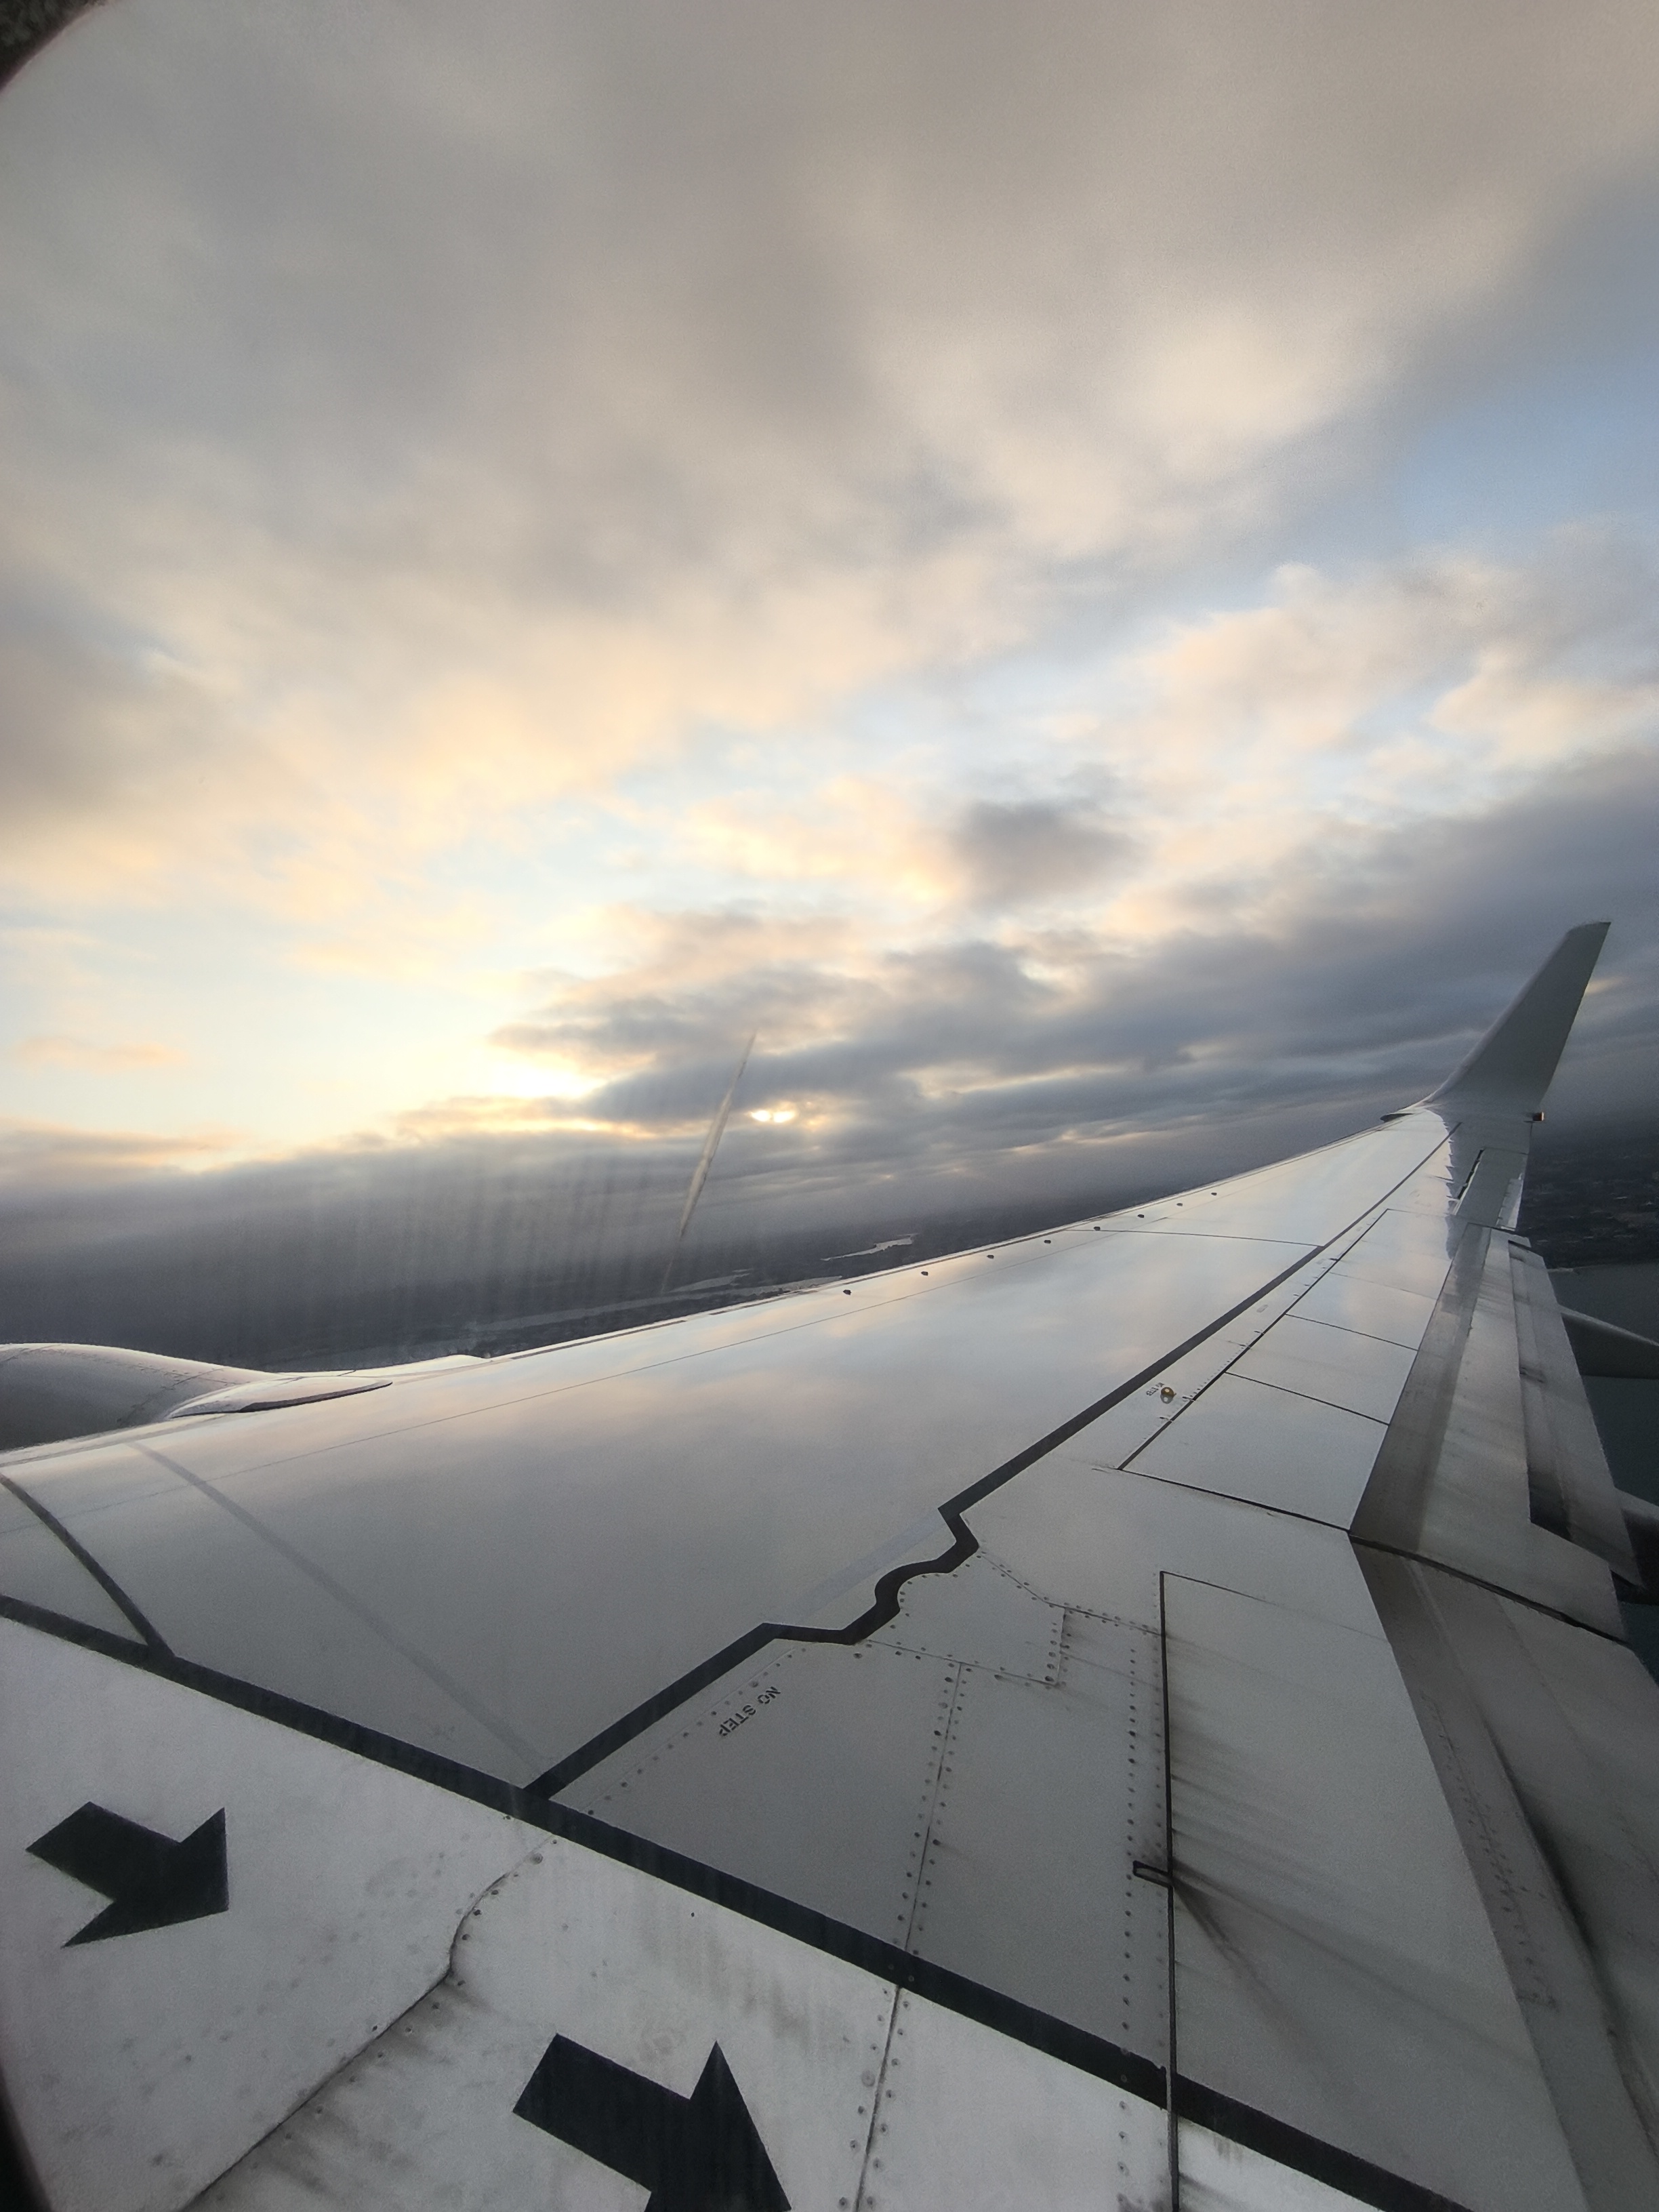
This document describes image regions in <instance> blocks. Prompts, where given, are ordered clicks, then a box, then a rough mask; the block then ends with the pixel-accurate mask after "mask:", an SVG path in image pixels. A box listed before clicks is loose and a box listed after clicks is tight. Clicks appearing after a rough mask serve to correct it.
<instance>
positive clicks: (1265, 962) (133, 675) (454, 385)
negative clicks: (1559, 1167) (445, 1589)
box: [0, 0, 1659, 1198]
mask: <svg viewBox="0 0 1659 2212" xmlns="http://www.w3.org/2000/svg"><path fill="white" fill-rule="evenodd" d="M1656 394H1659V19H1656V17H1655V15H1654V13H1653V11H1652V9H1651V8H1650V7H1649V6H1647V5H1644V4H1640V0H1631V4H1621V5H1602V4H1597V0H1584V4H1582V5H1580V6H1577V7H1576V8H1574V9H1564V8H1562V7H1561V6H1559V4H1558V0H1550V4H1542V3H1541V4H1528V0H1520V4H1516V0H1505V4H1504V5H1502V6H1484V5H1480V4H1474V0H1471V4H1467V5H1462V6H1458V7H1455V8H1448V7H1446V6H1444V5H1443V4H1441V0H1435V4H1428V0H1391V4H1389V5H1388V6H1387V7H1378V8H1366V9H1353V8H1350V7H1345V6H1339V5H1336V4H1324V5H1317V6H1316V5H1306V4H1299V0H1273V4H1272V5H1262V4H1255V0H1225V4H1188V0H1177V4H1175V5H1173V6H1170V7H1167V8H1157V9H1148V8H1146V7H1145V6H1142V5H1114V4H1109V0H1079V4H1072V0H1039V4H1037V5H1036V6H1032V7H1022V8H1010V7H1006V6H993V5H990V4H980V0H905V4H903V5H902V6H894V5H893V4H891V0H842V4H840V5H837V6H836V7H834V8H826V7H822V6H807V5H805V4H797V0H708V4H704V0H692V4H686V0H673V4H669V0H605V5H603V6H595V5H592V4H591V0H581V3H580V4H561V0H477V4H474V5H471V6H468V7H465V8H461V7H457V6H455V5H453V0H451V3H450V4H444V5H441V4H437V0H352V4H351V5H350V6H349V7H342V6H340V5H339V4H337V0H114V4H112V5H110V6H108V7H106V8H103V9H95V10H94V11H93V12H92V13H91V14H89V15H87V16H85V17H83V18H82V20H80V21H78V22H76V23H75V24H74V25H72V26H71V27H70V29H69V30H68V31H66V32H65V33H64V34H63V35H62V36H61V37H60V38H59V39H58V40H56V41H55V42H54V43H53V44H52V46H49V47H48V48H47V49H46V51H45V52H44V53H43V54H41V55H40V57H39V58H36V59H35V60H34V61H33V62H32V63H30V64H28V65H27V67H26V68H25V69H24V70H22V72H21V74H20V75H19V76H18V77H17V78H16V79H15V81H14V82H13V83H12V84H11V85H10V87H9V88H8V89H7V90H6V92H5V93H4V94H3V96H0V848H3V851H0V866H3V870H4V878H5V903H4V908H3V939H0V950H3V960H4V975H5V983H4V991H3V1030H0V1068H3V1073H4V1087H3V1092H0V1166H3V1170H4V1172H5V1173H6V1174H9V1175H10V1176H13V1177H14V1178H21V1179H23V1180H24V1181H26V1182H27V1183H28V1185H29V1186H30V1188H33V1189H36V1190H38V1189H39V1188H41V1187H42V1184H43V1181H46V1182H53V1184H54V1187H57V1186H61V1187H63V1188H73V1187H76V1186H78V1185H83V1184H86V1183H87V1182H88V1180H89V1179H93V1180H95V1179H96V1178H98V1177H100V1176H111V1175H116V1176H131V1175H133V1174H136V1173H140V1172H154V1171H161V1172H163V1173H164V1174H167V1175H175V1174H177V1173H178V1172H179V1171H180V1170H184V1171H188V1172H189V1173H190V1174H191V1176H195V1177H197V1178H198V1179H200V1178H202V1177H203V1176H213V1175H214V1174H216V1173H246V1164H248V1163H250V1162H255V1163H276V1164H280V1163H283V1162H284V1161H289V1160H291V1159H292V1158H295V1157H298V1158H303V1159H305V1160H309V1161H312V1162H313V1163H318V1162H321V1163H327V1162H335V1161H337V1160H338V1159H340V1158H347V1157H357V1156H361V1155H362V1154H364V1153H365V1152H373V1153H374V1155H375V1156H376V1157H384V1156H386V1154H388V1153H392V1154H396V1155H397V1156H398V1157H399V1158H402V1157H403V1156H404V1154H405V1153H407V1152H410V1150H411V1148H413V1149H415V1150H420V1151H422V1152H430V1151H431V1149H432V1148H433V1147H442V1146H446V1145H451V1146H453V1145H455V1144H465V1145H466V1146H471V1147H473V1148H474V1149H475V1150H476V1148H477V1146H480V1145H487V1144H489V1143H499V1144H500V1145H501V1146H512V1147H513V1158H514V1159H515V1160H516V1159H520V1158H522V1157H523V1156H524V1155H523V1146H524V1145H525V1143H526V1139H545V1141H546V1144H547V1146H548V1147H549V1148H550V1149H549V1152H548V1157H549V1158H552V1157H553V1154H554V1152H556V1150H557V1148H558V1147H559V1146H563V1147H564V1148H565V1149H566V1151H567V1152H569V1151H570V1150H571V1149H572V1148H574V1150H575V1151H578V1152H579V1151H580V1148H581V1147H582V1146H584V1145H586V1146H594V1145H599V1146H603V1147H605V1151H606V1156H607V1157H611V1155H613V1154H615V1153H616V1152H617V1150H618V1148H622V1149H623V1150H624V1151H625V1150H626V1148H627V1147H629V1146H641V1147H648V1146H657V1147H659V1148H660V1147H662V1146H666V1145H671V1146H679V1147H681V1148H684V1147H685V1146H690V1153H691V1154H692V1155H693V1156H695V1152H696V1145H697V1141H698V1139H699V1136H700V1133H701V1130H702V1127H704V1126H705V1125H706V1123H707V1121H708V1116H709V1115H710V1113H711V1112H712V1110H713V1108H714V1104H715V1103H716V1102H717V1101H718V1099H719V1097H720V1094H721V1092H722V1091H723V1089H724V1087H725V1085H726V1080H727V1078H728V1076H729V1073H730V1071H731V1068H732V1065H733V1063H734V1062H735V1060H736V1058H737V1055H738V1051H739V1050H740V1048H741V1047H742V1044H743V1042H744V1039H745V1038H746V1037H747V1036H749V1034H750V1032H751V1031H757V1032H758V1042H757V1045H756V1048H755V1051H754V1054H753V1058H752V1060H751V1061H750V1067H749V1071H748V1073H747V1075H746V1077H745V1080H744V1090H743V1093H742V1095H741V1097H739V1100H738V1114H737V1117H736V1119H735V1121H734V1123H733V1139H734V1142H733V1146H732V1171H734V1172H738V1173H743V1172H764V1173H765V1174H766V1175H767V1176H777V1177H782V1178H784V1179H786V1180H787V1178H788V1177H789V1176H806V1175H810V1174H811V1173H815V1172H823V1170H824V1164H825V1163H826V1162H831V1163H833V1162H839V1163H841V1164H842V1168H843V1169H844V1170H845V1171H846V1172H848V1173H849V1174H852V1175H854V1176H857V1175H859V1174H862V1173H866V1171H869V1169H870V1164H872V1163H877V1164H879V1163H881V1162H889V1163H890V1162H892V1161H896V1160H905V1161H909V1162H911V1163H912V1164H915V1167H916V1170H917V1171H918V1172H921V1171H922V1170H927V1171H928V1172H934V1171H938V1172H940V1173H947V1172H949V1171H951V1170H952V1169H953V1167H956V1166H962V1165H963V1164H966V1165H968V1166H970V1167H971V1168H972V1169H973V1171H974V1172H975V1175H978V1176H982V1177H988V1178H989V1179H990V1181H991V1182H994V1181H995V1178H996V1176H997V1174H998V1173H1000V1172H1003V1171H1004V1170H1006V1173H1007V1175H1008V1176H1011V1177H1014V1178H1016V1179H1018V1176H1022V1175H1023V1176H1030V1173H1031V1172H1032V1163H1033V1162H1034V1161H1036V1162H1041V1161H1044V1160H1048V1161H1051V1162H1052V1161H1062V1162H1064V1163H1066V1164H1067V1173H1068V1174H1069V1175H1070V1176H1071V1178H1072V1180H1073V1182H1078V1181H1079V1180H1080V1181H1081V1182H1087V1180H1088V1178H1089V1176H1102V1177H1104V1178H1105V1180H1106V1182H1109V1180H1110V1177H1109V1174H1108V1169H1109V1165H1110V1163H1111V1160H1112V1159H1113V1158H1114V1157H1115V1154H1114V1149H1113V1148H1114V1147H1115V1146H1122V1145H1124V1144H1128V1143H1132V1142H1135V1141H1139V1140H1140V1139H1142V1138H1144V1137H1145V1136H1146V1133H1148V1132H1158V1131H1162V1132H1164V1133H1166V1134H1167V1133H1176V1132H1186V1133H1188V1135H1189V1136H1190V1134H1191V1133H1194V1132H1198V1133H1203V1132H1205V1131H1209V1132H1211V1133H1216V1132H1223V1131H1231V1132H1233V1134H1231V1135H1229V1136H1228V1137H1227V1139H1226V1143H1225V1144H1223V1143H1222V1142H1221V1139H1220V1138H1219V1137H1217V1138H1216V1143H1217V1145H1218V1146H1220V1149H1221V1150H1222V1151H1223V1152H1225V1150H1226V1145H1229V1144H1232V1145H1236V1144H1237V1142H1238V1139H1237V1134H1236V1133H1237V1129H1238V1127H1242V1126H1244V1125H1246V1124H1248V1125H1249V1127H1250V1128H1251V1129H1252V1130H1253V1131H1255V1135H1253V1136H1252V1137H1251V1138H1250V1139H1249V1145H1247V1146H1245V1149H1246V1150H1249V1149H1250V1148H1251V1147H1252V1146H1253V1147H1254V1148H1255V1152H1257V1154H1258V1155H1260V1154H1263V1153H1271V1152H1274V1151H1286V1150H1290V1149H1293V1148H1294V1146H1295V1144H1296V1143H1297V1142H1301V1141H1311V1140H1312V1139H1313V1138H1314V1137H1316V1136H1323V1135H1327V1134H1334V1133H1339V1131H1340V1128H1342V1127H1348V1126H1356V1125H1358V1123H1359V1122H1362V1121H1364V1120H1365V1119H1366V1118H1368V1117H1369V1115H1370V1114H1371V1113H1373V1112H1374V1111H1375V1110H1376V1109H1377V1108H1378V1107H1379V1106H1383V1105H1387V1104H1389V1103H1398V1102H1400V1101H1401V1100H1402V1099H1404V1098H1409V1097H1413V1096H1415V1095H1418V1093H1419V1092H1420V1091H1421V1090H1422V1089H1423V1088H1425V1086H1426V1085H1428V1084H1429V1083H1430V1082H1431V1080H1432V1079H1434V1078H1436V1077H1437V1075H1438V1074H1440V1073H1443V1072H1444V1070H1445V1069H1446V1067H1447V1066H1449V1065H1450V1063H1451V1062H1452V1061H1453V1060H1455V1058H1456V1057H1457V1056H1458V1054H1459V1053H1460V1052H1461V1050H1462V1048H1463V1047H1464V1046H1465V1045H1466V1043H1467V1042H1468V1033H1469V1031H1470V1030H1471V1029H1472V1028H1474V1027H1479V1026H1480V1025H1482V1024H1484V1023H1485V1021H1486V1019H1488V1018H1490V1017H1491V1015H1492V1012H1494V1011H1495V1010H1496V1008H1497V1007H1498V1006H1500V1005H1501V1004H1502V1003H1503V1001H1504V999H1505V998H1506V997H1507V996H1508V995H1509V994H1510V992H1511V991H1512V990H1513V989H1514V988H1515V987H1516V986H1517V985H1518V983H1519V981H1521V980H1522V977H1523V975H1525V974H1526V972H1527V971H1528V969H1530V967H1531V966H1532V965H1533V964H1534V963H1536V961H1537V960H1539V959H1540V958H1541V957H1542V956H1543V954H1544V953H1545V952H1546V951H1547V950H1548V949H1549V947H1550V945H1552V944H1553V942H1554V940H1555V939H1556V937H1557V936H1558V935H1559V933H1560V931H1561V930H1562V929H1563V928H1564V927H1566V926H1567V925H1569V924H1570V923H1572V922H1575V921H1580V920H1584V919H1589V918H1594V917H1598V916H1603V915H1605V916H1610V917H1611V919H1612V921H1613V936H1612V939H1610V942H1609V947H1608V951H1607V956H1606V959H1605V962H1604V966H1603V970H1602V975H1601V981H1600V982H1599V984H1598V986H1597V988H1596V992H1595V996H1594V998H1593V1000H1592V1001H1591V1002H1590V1004H1589V1006H1588V1007H1587V1010H1586V1013H1585V1017H1584V1018H1583V1023H1582V1024H1581V1031H1580V1036H1579V1037H1578V1039H1577V1041H1576V1043H1575V1048H1574V1053H1575V1057H1574V1060H1573V1063H1572V1066H1571V1069H1570V1070H1569V1071H1568V1073H1567V1074H1566V1076H1565V1078H1564V1082H1563V1085H1562V1088H1561V1101H1562V1108H1563V1110H1564V1111H1565V1112H1567V1113H1569V1114H1578V1115H1589V1116H1594V1115H1596V1114H1598V1113H1613V1112H1618V1113H1631V1112H1636V1111H1644V1110H1646V1111H1650V1110H1651V1103H1652V1091H1653V1077H1654V1072H1655V1066H1656V1046H1659V858H1656V855H1659V773H1656V769H1659V761H1656V750H1659V747H1656V740H1659V597H1656V580H1659V419H1656ZM1298 1102H1299V1103H1298ZM1292 1109H1293V1110H1292ZM763 1117H764V1118H763ZM1263 1132H1266V1133H1263ZM1201 1149H1202V1148H1201V1147H1200V1150H1201ZM676 1157H678V1154H676ZM723 1157H724V1156H723ZM1079 1163H1081V1165H1079ZM999 1164H1001V1165H999ZM1204 1171H1205V1170H1204V1169H1203V1168H1202V1167H1201V1166H1200V1167H1199V1168H1197V1169H1195V1170H1194V1172H1198V1173H1202V1172H1204ZM712 1196H713V1191H712V1188H711V1198H712Z"/></svg>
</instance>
